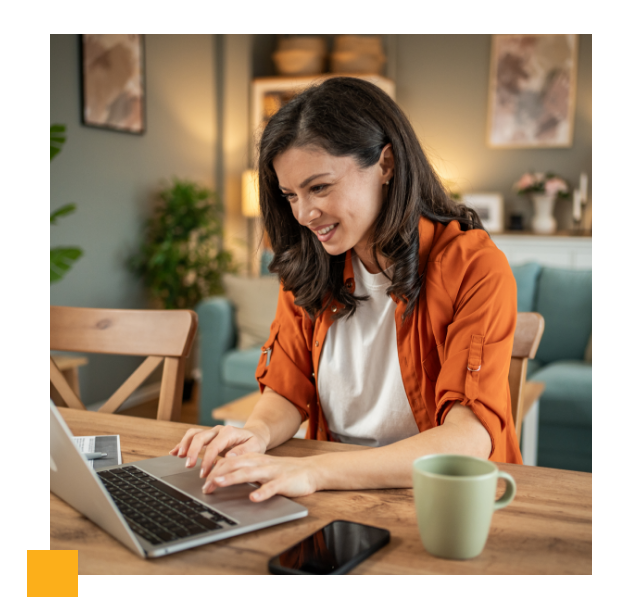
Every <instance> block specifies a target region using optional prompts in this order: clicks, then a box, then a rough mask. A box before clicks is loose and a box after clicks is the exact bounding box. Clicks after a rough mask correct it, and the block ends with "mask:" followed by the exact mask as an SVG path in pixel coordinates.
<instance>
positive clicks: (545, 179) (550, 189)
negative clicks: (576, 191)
mask: <svg viewBox="0 0 630 597" xmlns="http://www.w3.org/2000/svg"><path fill="white" fill-rule="evenodd" d="M514 189H515V190H516V192H517V193H518V194H519V195H529V194H532V193H544V194H545V195H548V196H550V197H562V198H563V199H566V198H568V197H569V185H568V184H567V182H566V180H563V179H562V178H560V177H559V176H556V175H555V174H554V173H553V172H547V173H546V174H543V173H542V172H533V173H531V172H526V173H525V174H523V176H521V178H520V179H519V180H518V181H516V182H515V183H514Z"/></svg>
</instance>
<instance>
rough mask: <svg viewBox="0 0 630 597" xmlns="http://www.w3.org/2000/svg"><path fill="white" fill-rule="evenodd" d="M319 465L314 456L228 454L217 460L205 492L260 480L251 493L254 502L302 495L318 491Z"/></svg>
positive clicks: (206, 483)
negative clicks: (274, 497) (276, 496)
mask: <svg viewBox="0 0 630 597" xmlns="http://www.w3.org/2000/svg"><path fill="white" fill-rule="evenodd" d="M316 472H317V468H316V465H315V463H314V461H313V459H312V458H286V457H279V456H268V455H265V454H253V453H252V454H244V455H242V456H235V455H234V454H232V453H228V454H227V456H226V458H223V459H222V460H221V461H219V462H217V464H216V465H215V467H214V468H213V469H212V471H211V472H210V474H209V475H208V479H207V480H206V482H205V484H204V486H203V489H202V491H203V492H204V493H212V492H213V491H214V490H215V489H216V488H217V487H227V486H228V485H235V484H237V483H260V484H261V487H259V488H258V489H256V490H255V491H253V492H252V493H251V494H250V496H249V497H250V499H251V500H252V501H254V502H262V501H263V500H266V499H268V498H270V497H271V496H273V495H276V494H279V495H284V496H287V497H300V496H303V495H309V494H311V493H313V492H315V491H316V490H317V486H316Z"/></svg>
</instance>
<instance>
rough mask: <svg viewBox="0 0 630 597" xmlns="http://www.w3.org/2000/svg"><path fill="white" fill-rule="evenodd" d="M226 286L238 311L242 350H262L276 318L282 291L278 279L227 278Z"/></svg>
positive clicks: (229, 276) (272, 277) (236, 312)
mask: <svg viewBox="0 0 630 597" xmlns="http://www.w3.org/2000/svg"><path fill="white" fill-rule="evenodd" d="M223 285H224V286H225V294H226V296H227V298H228V300H229V301H230V302H231V303H232V304H233V305H234V309H235V315H236V329H237V330H238V344H237V345H238V348H239V350H246V349H248V348H253V347H255V346H262V345H263V344H264V343H265V342H266V341H267V338H269V328H270V327H271V323H272V322H273V319H274V317H275V315H276V306H277V304H278V293H279V291H280V282H279V281H278V278H277V276H264V277H261V278H244V277H240V276H234V275H231V274H225V275H224V276H223Z"/></svg>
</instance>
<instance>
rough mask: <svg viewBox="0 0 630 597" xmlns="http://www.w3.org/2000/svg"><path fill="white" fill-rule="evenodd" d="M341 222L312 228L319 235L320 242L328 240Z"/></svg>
mask: <svg viewBox="0 0 630 597" xmlns="http://www.w3.org/2000/svg"><path fill="white" fill-rule="evenodd" d="M337 226H339V224H331V225H330V226H320V227H319V228H311V230H312V231H313V232H314V233H315V234H316V235H317V238H318V239H319V241H320V242H322V243H325V242H328V241H329V240H330V239H331V238H332V237H333V234H334V233H335V230H336V229H337Z"/></svg>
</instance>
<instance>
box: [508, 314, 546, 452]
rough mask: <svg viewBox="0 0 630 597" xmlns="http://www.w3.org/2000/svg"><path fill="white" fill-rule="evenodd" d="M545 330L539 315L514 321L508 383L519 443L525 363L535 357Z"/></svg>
mask: <svg viewBox="0 0 630 597" xmlns="http://www.w3.org/2000/svg"><path fill="white" fill-rule="evenodd" d="M544 329H545V320H544V319H543V316H542V315H540V313H519V314H518V315H517V319H516V331H515V332H514V344H513V346H512V360H511V362H510V373H509V376H508V381H509V384H510V396H511V398H512V417H513V418H514V428H515V429H516V437H517V439H518V441H519V442H520V441H521V427H522V425H523V404H524V402H525V394H526V385H527V382H526V380H525V378H526V377H527V361H528V360H529V359H533V358H534V357H535V356H536V351H537V350H538V345H539V344H540V339H541V338H542V335H543V331H544Z"/></svg>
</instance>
